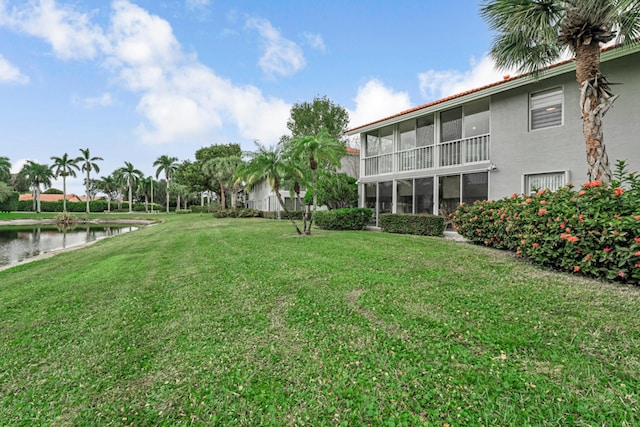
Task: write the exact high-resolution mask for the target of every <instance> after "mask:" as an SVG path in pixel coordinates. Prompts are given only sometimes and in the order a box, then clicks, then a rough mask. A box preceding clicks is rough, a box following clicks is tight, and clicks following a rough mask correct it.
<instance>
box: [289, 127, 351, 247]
mask: <svg viewBox="0 0 640 427" xmlns="http://www.w3.org/2000/svg"><path fill="white" fill-rule="evenodd" d="M287 145H288V146H289V149H290V150H291V156H292V157H293V158H300V159H303V158H308V159H309V168H310V169H311V177H312V182H313V212H312V214H311V219H310V221H309V228H308V229H306V230H305V232H306V233H307V234H311V225H312V224H313V215H314V214H315V212H316V208H317V206H318V196H317V194H318V193H317V180H318V172H317V171H318V165H319V164H321V165H322V166H323V167H326V166H335V167H338V166H340V160H341V159H342V158H343V157H344V156H346V155H347V148H346V145H345V143H344V142H343V141H340V140H339V139H336V138H334V137H331V136H330V135H329V132H328V131H327V130H326V129H323V130H321V131H320V132H318V133H317V134H315V135H304V136H298V137H294V138H292V139H291V140H289V141H288V142H287Z"/></svg>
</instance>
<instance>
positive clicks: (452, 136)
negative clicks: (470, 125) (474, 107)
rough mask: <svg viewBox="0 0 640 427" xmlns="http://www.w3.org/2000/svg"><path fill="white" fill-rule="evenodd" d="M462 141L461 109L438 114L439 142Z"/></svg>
mask: <svg viewBox="0 0 640 427" xmlns="http://www.w3.org/2000/svg"><path fill="white" fill-rule="evenodd" d="M458 139H462V107H458V108H454V109H453V110H449V111H443V112H442V113H440V142H447V141H456V140H458Z"/></svg>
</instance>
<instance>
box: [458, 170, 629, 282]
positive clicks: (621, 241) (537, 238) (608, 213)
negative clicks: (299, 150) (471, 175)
mask: <svg viewBox="0 0 640 427" xmlns="http://www.w3.org/2000/svg"><path fill="white" fill-rule="evenodd" d="M639 200H640V179H639V178H638V176H637V175H636V174H634V173H632V174H626V173H622V174H616V180H614V181H612V182H611V183H610V184H606V185H605V184H603V183H601V182H600V181H593V182H587V183H586V184H584V185H583V186H582V187H581V188H580V189H579V190H578V191H574V190H573V188H572V186H570V185H569V186H566V187H563V188H561V189H559V190H557V191H555V192H551V191H545V190H540V191H538V192H537V193H536V194H532V195H517V194H514V195H512V196H511V197H510V198H505V199H502V200H498V201H486V202H478V203H475V204H474V205H472V206H465V205H462V206H460V207H459V208H458V209H457V210H456V212H455V213H454V214H453V215H452V220H453V223H454V227H455V229H456V230H457V231H458V232H459V233H460V234H461V235H462V236H464V237H465V238H467V239H469V240H471V241H473V242H476V243H479V244H484V245H487V246H491V247H495V248H500V249H508V250H512V251H515V252H516V253H517V254H518V255H521V256H523V257H526V258H528V259H530V260H532V261H534V262H535V263H538V264H540V265H543V266H548V267H552V268H555V269H558V270H564V271H569V272H573V273H576V274H583V275H587V276H591V277H597V278H604V279H607V280H617V281H622V282H626V283H632V284H636V285H637V284H640V203H639V202H638V201H639Z"/></svg>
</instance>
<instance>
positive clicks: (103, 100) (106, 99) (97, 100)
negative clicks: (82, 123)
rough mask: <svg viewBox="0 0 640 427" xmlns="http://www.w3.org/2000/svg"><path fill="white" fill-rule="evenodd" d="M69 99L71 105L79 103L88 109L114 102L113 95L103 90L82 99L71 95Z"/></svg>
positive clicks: (106, 105)
mask: <svg viewBox="0 0 640 427" xmlns="http://www.w3.org/2000/svg"><path fill="white" fill-rule="evenodd" d="M71 101H72V103H73V105H80V106H82V107H83V108H86V109H88V110H92V109H94V108H99V107H110V106H112V105H113V103H114V100H113V97H112V96H111V94H110V93H109V92H105V93H103V94H102V95H100V96H96V97H89V98H84V99H80V98H79V97H73V98H72V100H71Z"/></svg>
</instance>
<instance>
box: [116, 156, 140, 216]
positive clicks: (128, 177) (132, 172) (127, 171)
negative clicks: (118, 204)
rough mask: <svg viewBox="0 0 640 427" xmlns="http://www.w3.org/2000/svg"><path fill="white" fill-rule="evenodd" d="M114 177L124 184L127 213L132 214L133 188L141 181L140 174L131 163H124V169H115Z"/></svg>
mask: <svg viewBox="0 0 640 427" xmlns="http://www.w3.org/2000/svg"><path fill="white" fill-rule="evenodd" d="M115 174H116V176H117V177H118V179H120V180H121V181H122V182H124V183H126V185H127V189H128V190H129V213H132V212H133V209H132V208H133V186H134V185H136V184H137V183H138V181H139V180H140V179H142V172H141V171H140V170H138V169H136V168H135V167H134V166H133V165H132V164H131V163H129V162H124V167H121V168H119V169H116V171H115Z"/></svg>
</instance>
